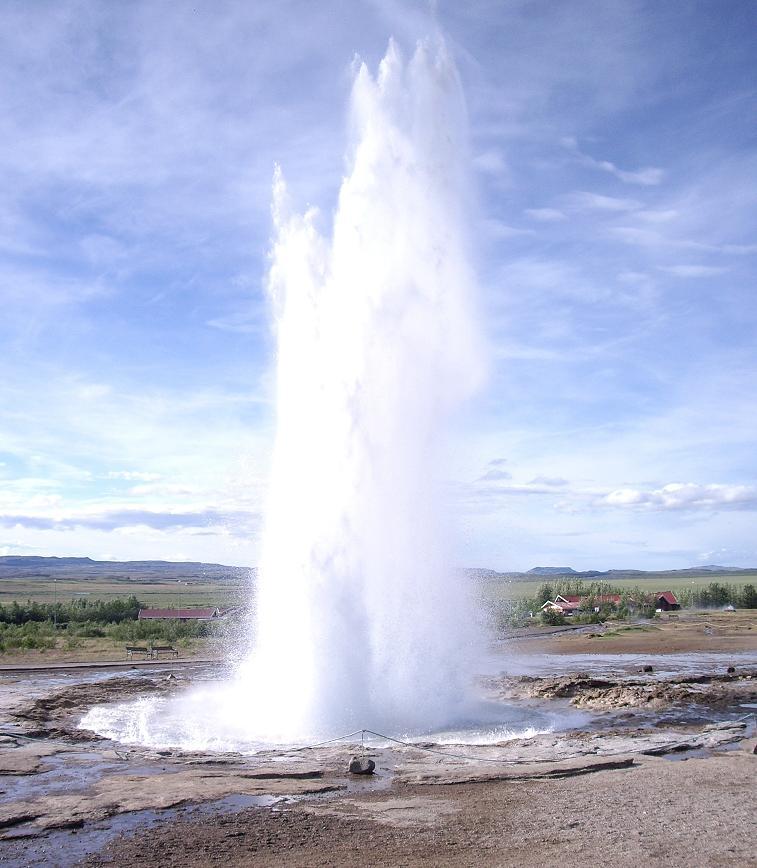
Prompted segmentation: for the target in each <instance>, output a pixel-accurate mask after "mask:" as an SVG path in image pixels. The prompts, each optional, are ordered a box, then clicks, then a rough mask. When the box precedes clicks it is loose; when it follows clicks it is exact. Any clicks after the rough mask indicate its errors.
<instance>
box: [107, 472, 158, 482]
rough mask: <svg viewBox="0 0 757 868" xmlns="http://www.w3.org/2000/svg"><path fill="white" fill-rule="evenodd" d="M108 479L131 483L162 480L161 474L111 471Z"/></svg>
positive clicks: (108, 473)
mask: <svg viewBox="0 0 757 868" xmlns="http://www.w3.org/2000/svg"><path fill="white" fill-rule="evenodd" d="M105 478H106V479H126V480H128V481H130V482H136V481H139V482H155V481H156V480H158V479H160V474H159V473H146V472H144V471H142V470H109V471H108V472H107V473H106V474H105Z"/></svg>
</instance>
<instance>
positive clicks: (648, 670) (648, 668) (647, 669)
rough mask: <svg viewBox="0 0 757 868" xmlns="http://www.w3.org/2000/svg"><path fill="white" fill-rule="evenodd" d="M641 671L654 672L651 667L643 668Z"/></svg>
mask: <svg viewBox="0 0 757 868" xmlns="http://www.w3.org/2000/svg"><path fill="white" fill-rule="evenodd" d="M641 671H642V672H654V668H653V667H652V666H645V667H644V668H643V669H642V670H641Z"/></svg>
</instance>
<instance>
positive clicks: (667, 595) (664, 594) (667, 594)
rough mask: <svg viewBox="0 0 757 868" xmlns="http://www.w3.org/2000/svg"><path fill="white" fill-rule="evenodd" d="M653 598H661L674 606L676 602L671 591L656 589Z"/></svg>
mask: <svg viewBox="0 0 757 868" xmlns="http://www.w3.org/2000/svg"><path fill="white" fill-rule="evenodd" d="M654 598H655V600H659V599H660V598H662V599H663V600H665V602H666V603H670V604H671V605H672V606H675V605H676V604H677V603H678V600H677V599H676V595H675V594H674V593H673V592H672V591H658V592H657V593H656V594H655V595H654Z"/></svg>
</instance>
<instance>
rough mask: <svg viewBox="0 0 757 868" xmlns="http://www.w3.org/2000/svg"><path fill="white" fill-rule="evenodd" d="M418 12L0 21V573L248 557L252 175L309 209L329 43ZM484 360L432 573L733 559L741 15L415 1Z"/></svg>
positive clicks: (259, 261)
mask: <svg viewBox="0 0 757 868" xmlns="http://www.w3.org/2000/svg"><path fill="white" fill-rule="evenodd" d="M427 9H428V7H427V5H426V4H422V3H412V2H407V3H403V2H395V0H373V2H368V0H356V2H350V3H344V2H329V0H321V2H319V3H309V2H284V0H276V2H266V0H256V2H255V3H246V2H193V3H191V4H189V3H173V2H130V3H101V2H86V0H76V2H54V3H53V2H49V3H46V2H42V0H39V2H34V3H27V2H20V0H19V2H12V0H7V2H4V3H3V4H2V5H1V6H0V21H1V22H2V27H0V106H2V109H1V110H0V184H1V189H2V191H3V195H2V197H0V303H1V309H0V349H1V353H0V553H2V554H56V555H70V554H73V555H89V556H91V557H95V558H119V559H127V558H134V559H141V558H166V559H191V560H212V561H220V562H225V563H236V564H254V563H255V562H256V559H257V550H258V536H259V531H260V524H261V508H262V504H263V501H264V491H265V482H266V478H267V470H268V461H269V455H270V448H271V440H272V411H273V408H272V404H271V396H272V371H271V364H272V353H273V343H272V337H271V333H270V327H269V317H268V309H267V302H266V297H265V291H264V280H265V272H266V267H267V247H268V241H269V237H270V232H271V227H270V186H271V178H272V173H273V166H274V163H276V162H279V163H280V164H281V165H282V167H283V169H284V172H285V174H286V176H287V180H288V184H289V187H290V190H291V191H292V193H293V195H294V197H295V199H296V201H297V203H298V205H299V206H300V207H302V208H304V207H305V206H306V205H308V204H317V205H319V206H320V207H321V209H322V211H323V213H324V215H325V217H324V219H327V217H328V215H329V214H330V212H331V209H332V208H333V205H334V201H335V197H336V193H337V190H338V185H339V182H340V179H341V175H342V171H343V168H344V163H343V154H344V148H345V142H346V133H345V116H346V100H347V97H348V94H349V87H350V81H351V64H352V60H353V57H354V55H355V53H356V52H357V53H358V54H359V55H360V56H361V57H362V58H364V59H365V60H366V61H367V62H368V63H369V64H370V65H371V66H375V65H376V63H377V62H378V60H379V59H380V57H381V56H382V54H383V52H384V50H385V48H386V44H387V41H388V39H389V37H390V36H392V35H393V36H394V37H395V38H396V39H397V40H398V42H399V43H400V45H401V46H403V47H404V49H405V51H406V52H407V51H410V50H411V49H412V47H413V44H414V42H415V40H416V39H417V38H419V37H421V36H423V35H424V34H426V33H427V32H428V31H429V29H430V27H431V22H430V17H429V13H428V11H427ZM437 19H438V21H439V23H440V24H441V26H442V28H443V29H444V31H445V32H446V34H447V37H448V40H449V43H450V45H451V47H452V50H453V52H454V54H455V56H456V58H457V61H458V64H459V68H460V72H461V76H462V79H463V82H464V86H465V91H466V96H467V100H468V107H469V114H470V125H471V138H472V155H473V156H472V159H473V166H474V170H475V171H474V177H475V182H476V188H477V190H476V192H477V197H478V203H479V207H478V213H479V225H478V226H476V227H474V228H475V233H474V234H475V236H476V238H477V239H478V243H477V247H476V250H475V267H476V271H477V274H478V277H479V283H480V287H481V309H482V311H483V317H482V319H483V321H484V325H485V330H486V340H487V342H488V344H489V347H490V351H491V357H492V362H491V365H490V372H489V378H488V381H487V383H486V385H485V387H484V388H483V390H482V391H481V393H480V395H479V396H478V398H477V399H476V400H475V401H474V402H472V403H471V404H470V406H469V407H467V409H466V412H465V414H464V416H463V418H461V419H460V422H459V426H458V429H457V431H456V432H455V437H456V443H457V448H456V450H455V457H454V460H453V461H452V462H451V464H450V466H449V468H447V469H446V472H447V476H448V482H449V488H450V492H451V498H452V502H453V505H454V509H455V511H456V513H457V515H458V517H459V524H460V528H461V540H460V543H461V549H460V561H461V563H464V564H466V565H476V566H488V567H493V568H499V569H527V568H529V567H531V566H534V565H536V564H560V565H562V564H570V565H572V566H574V567H575V568H599V569H602V568H609V567H638V568H672V567H681V566H688V565H692V564H696V563H722V564H728V565H749V566H753V565H755V564H757V521H756V519H757V450H755V443H756V441H757V404H756V402H755V396H756V395H757V353H756V352H755V350H756V347H755V344H756V342H757V339H756V337H755V336H757V300H756V299H755V261H756V260H757V207H756V206H757V147H756V145H757V134H756V127H755V97H756V96H757V52H756V51H755V48H754V39H753V34H754V33H755V31H756V28H757V6H755V4H754V3H752V2H749V0H743V2H740V0H730V2H728V3H727V4H722V3H717V2H709V0H695V2H690V0H687V2H676V0H669V2H666V3H658V2H651V0H650V2H640V0H593V2H588V0H566V2H562V3H554V2H537V0H510V2H507V0H502V2H489V0H472V2H467V3H465V4H460V3H453V2H444V0H440V2H439V3H438V4H437Z"/></svg>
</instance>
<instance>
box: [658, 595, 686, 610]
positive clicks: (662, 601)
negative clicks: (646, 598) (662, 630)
mask: <svg viewBox="0 0 757 868" xmlns="http://www.w3.org/2000/svg"><path fill="white" fill-rule="evenodd" d="M654 607H655V609H657V610H659V611H660V612H676V611H678V609H680V608H681V604H680V603H679V602H678V600H677V599H676V596H675V594H674V593H673V592H672V591H658V592H657V593H656V594H655V595H654Z"/></svg>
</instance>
